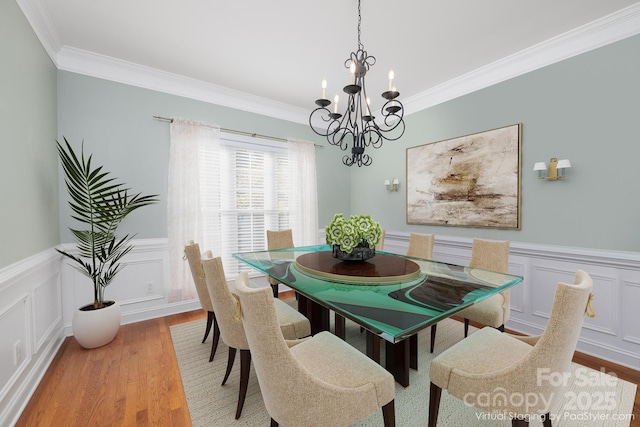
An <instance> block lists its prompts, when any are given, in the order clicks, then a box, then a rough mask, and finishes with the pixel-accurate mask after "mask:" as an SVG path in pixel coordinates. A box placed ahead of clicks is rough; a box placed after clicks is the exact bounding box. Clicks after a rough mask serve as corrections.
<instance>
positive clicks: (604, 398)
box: [171, 319, 636, 427]
mask: <svg viewBox="0 0 640 427" xmlns="http://www.w3.org/2000/svg"><path fill="white" fill-rule="evenodd" d="M205 322H206V320H205V319H201V320H195V321H192V322H188V323H183V324H179V325H175V326H172V327H171V336H172V339H173V346H174V348H175V352H176V356H177V359H178V365H179V367H180V374H181V376H182V383H183V386H184V392H185V395H186V398H187V403H188V405H189V412H190V414H191V420H192V423H193V426H194V427H205V426H216V427H226V426H267V425H269V420H270V417H269V414H268V413H267V411H266V409H265V407H264V403H263V400H262V395H261V393H260V386H259V384H258V380H257V377H256V375H255V370H254V369H253V367H252V369H251V377H250V379H249V388H248V392H247V398H246V401H245V404H244V409H243V411H242V416H241V417H240V419H239V420H235V419H234V416H235V410H236V404H237V399H238V386H239V381H240V359H239V356H237V355H236V363H235V365H234V367H233V371H232V372H231V375H230V377H229V379H228V380H227V383H226V384H225V385H224V386H221V385H220V384H221V383H222V378H223V376H224V372H225V367H226V363H227V355H228V349H227V346H226V345H225V344H224V343H223V342H222V341H220V345H219V346H218V351H217V353H216V355H215V358H214V360H213V361H212V362H211V363H209V362H208V360H209V352H210V350H211V337H209V338H208V339H207V341H206V342H205V343H204V344H201V341H202V335H203V333H204V328H205ZM473 331H475V330H474V329H473V328H470V333H472V332H473ZM462 338H463V326H462V324H461V323H460V322H457V321H455V320H451V319H447V320H445V321H443V322H440V323H439V324H438V333H437V339H436V345H435V351H434V353H433V354H431V353H429V328H427V329H426V330H424V331H422V332H421V333H420V337H419V359H418V360H419V362H418V367H419V369H418V370H417V371H414V370H411V373H410V382H411V384H410V385H409V387H406V388H404V387H402V386H401V385H399V384H396V401H395V412H396V425H397V426H399V427H414V426H415V427H419V426H420V427H422V426H425V425H427V420H428V409H429V365H430V361H431V360H432V358H433V357H434V356H436V355H438V354H440V353H441V352H442V351H444V350H445V349H446V348H448V347H450V346H452V345H453V344H455V343H456V342H457V341H459V340H460V339H462ZM346 339H347V342H349V343H350V344H352V345H353V346H354V347H356V348H358V349H359V350H361V351H364V346H365V339H364V334H361V333H360V330H359V327H358V325H356V324H355V323H353V322H350V321H349V320H347V338H346ZM567 377H568V384H567V386H566V388H565V389H564V392H563V398H562V399H558V402H557V403H556V404H555V406H554V408H553V409H552V411H551V416H552V421H553V425H554V426H555V427H562V426H567V427H574V426H575V427H580V426H585V425H589V426H607V427H610V426H616V427H618V426H620V427H621V426H629V423H630V419H631V413H632V410H633V402H634V399H635V394H636V385H635V384H632V383H629V382H627V381H623V380H620V379H618V378H615V377H614V376H611V375H608V374H605V373H602V372H599V371H595V370H592V369H589V368H585V367H583V366H580V365H577V364H573V366H572V372H571V373H570V375H568V376H567ZM355 425H356V426H361V427H364V426H367V427H368V426H381V425H383V423H382V411H378V412H376V413H374V414H372V415H371V416H369V417H368V418H366V419H364V420H362V421H361V422H359V423H357V424H355ZM510 425H511V421H510V420H509V419H505V418H503V417H499V416H496V415H494V414H489V413H486V412H483V411H480V410H478V409H476V408H473V407H469V406H467V405H465V403H464V402H463V401H462V400H459V399H456V398H454V397H452V396H449V395H448V394H447V392H446V391H443V393H442V398H441V402H440V412H439V416H438V426H443V427H444V426H450V427H459V426H505V427H507V426H510ZM530 425H531V426H540V425H542V422H540V421H539V420H532V421H531V423H530ZM287 427H288V426H287ZM292 427H296V426H292Z"/></svg>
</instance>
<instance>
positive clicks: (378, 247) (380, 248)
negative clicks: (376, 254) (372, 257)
mask: <svg viewBox="0 0 640 427" xmlns="http://www.w3.org/2000/svg"><path fill="white" fill-rule="evenodd" d="M384 235H385V233H384V230H382V232H381V233H380V240H378V243H376V251H384Z"/></svg>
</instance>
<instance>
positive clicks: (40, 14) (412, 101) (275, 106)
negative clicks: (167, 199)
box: [16, 0, 640, 124]
mask: <svg viewBox="0 0 640 427" xmlns="http://www.w3.org/2000/svg"><path fill="white" fill-rule="evenodd" d="M16 1H17V3H18V5H19V6H20V8H21V9H22V12H23V13H24V15H25V17H26V18H27V20H28V21H29V23H30V24H31V27H32V28H33V30H34V32H35V34H36V36H37V37H38V38H39V39H40V42H41V43H42V45H43V47H44V48H45V50H46V51H47V53H48V54H49V56H50V57H51V59H52V60H53V62H54V64H55V65H56V67H58V69H60V70H64V71H71V72H74V73H78V74H83V75H87V76H91V77H97V78H101V79H105V80H111V81H115V82H119V83H124V84H128V85H132V86H137V87H141V88H145V89H151V90H154V91H159V92H164V93H169V94H172V95H177V96H182V97H186V98H191V99H196V100H199V101H203V102H208V103H212V104H217V105H221V106H225V107H229V108H235V109H238V110H242V111H247V112H251V113H256V114H260V115H264V116H269V117H274V118H277V119H282V120H287V121H291V122H295V123H301V124H308V123H309V111H308V109H306V108H300V107H296V106H292V105H289V104H285V103H282V102H278V101H274V100H271V99H267V98H263V97H259V96H255V95H251V94H248V93H245V92H241V91H236V90H233V89H229V88H226V87H223V86H218V85H215V84H212V83H206V82H203V81H201V80H196V79H192V78H188V77H184V76H180V75H177V74H172V73H168V72H165V71H162V70H158V69H155V68H151V67H146V66H143V65H139V64H135V63H132V62H128V61H123V60H120V59H116V58H112V57H108V56H105V55H99V54H96V53H93V52H89V51H86V50H81V49H76V48H73V47H69V46H63V45H62V43H61V42H60V37H59V36H58V33H57V31H56V29H55V26H54V25H53V22H52V20H51V18H50V16H49V15H48V13H47V11H46V8H45V7H44V6H43V5H42V2H41V0H16ZM639 33H640V2H638V3H635V4H633V5H631V6H629V7H627V8H624V9H621V10H619V11H617V12H614V13H612V14H610V15H607V16H605V17H602V18H600V19H597V20H595V21H593V22H591V23H589V24H586V25H583V26H581V27H578V28H576V29H573V30H571V31H568V32H566V33H564V34H561V35H559V36H556V37H553V38H551V39H549V40H546V41H544V42H542V43H539V44H537V45H534V46H532V47H530V48H527V49H524V50H522V51H520V52H517V53H515V54H513V55H510V56H507V57H505V58H503V59H500V60H498V61H495V62H493V63H491V64H488V65H485V66H483V67H480V68H478V69H476V70H474V71H471V72H469V73H467V74H464V75H462V76H459V77H457V78H454V79H452V80H449V81H447V82H445V83H442V84H440V85H438V86H435V87H433V88H431V89H429V90H426V91H424V92H421V93H419V94H417V95H414V96H411V97H408V98H405V100H404V101H403V104H404V106H405V111H406V115H410V114H413V113H416V112H418V111H421V110H424V109H426V108H430V107H433V106H435V105H438V104H441V103H443V102H446V101H449V100H452V99H455V98H458V97H460V96H463V95H466V94H469V93H472V92H475V91H477V90H480V89H484V88H486V87H489V86H492V85H494V84H497V83H500V82H503V81H506V80H509V79H511V78H514V77H517V76H520V75H523V74H526V73H528V72H531V71H534V70H537V69H539V68H542V67H545V66H547V65H551V64H554V63H556V62H559V61H562V60H565V59H568V58H571V57H574V56H576V55H580V54H582V53H585V52H588V51H590V50H593V49H597V48H599V47H602V46H605V45H607V44H610V43H614V42H616V41H619V40H623V39H625V38H628V37H631V36H634V35H636V34H639Z"/></svg>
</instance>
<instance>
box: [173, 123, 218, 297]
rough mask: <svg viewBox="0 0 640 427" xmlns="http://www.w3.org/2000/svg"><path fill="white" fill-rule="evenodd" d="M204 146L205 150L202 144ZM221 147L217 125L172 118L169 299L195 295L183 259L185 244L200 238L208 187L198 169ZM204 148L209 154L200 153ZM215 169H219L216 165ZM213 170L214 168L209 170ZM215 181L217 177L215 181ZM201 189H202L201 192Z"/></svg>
mask: <svg viewBox="0 0 640 427" xmlns="http://www.w3.org/2000/svg"><path fill="white" fill-rule="evenodd" d="M204 146H206V150H203V147H204ZM219 150H220V128H219V127H218V126H215V125H207V124H204V123H199V122H194V121H189V120H184V119H174V120H173V122H172V123H171V147H170V150H169V188H168V193H167V227H168V240H169V269H170V274H171V275H170V277H171V283H170V291H169V302H175V301H183V300H189V299H193V298H196V295H197V294H196V290H195V287H194V284H193V279H192V278H191V272H190V270H189V266H188V263H187V262H186V261H184V260H183V253H184V245H185V243H187V242H188V241H189V240H194V241H195V242H197V243H200V248H201V249H202V250H205V248H206V246H203V244H204V243H205V242H204V241H203V237H204V236H203V227H204V220H205V218H204V215H203V211H202V208H201V203H200V200H201V198H203V197H206V193H207V192H208V191H207V189H203V188H201V182H200V176H201V169H203V168H209V167H210V164H211V162H215V159H212V158H211V157H212V156H213V157H215V156H216V153H219ZM204 151H206V152H207V153H209V155H208V156H203V155H202V153H203V152H204ZM215 170H218V168H215ZM210 172H215V171H210ZM214 182H216V183H218V182H220V180H219V179H218V180H215V181H214ZM203 190H204V191H203Z"/></svg>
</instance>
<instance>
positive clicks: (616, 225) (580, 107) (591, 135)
mask: <svg viewBox="0 0 640 427" xmlns="http://www.w3.org/2000/svg"><path fill="white" fill-rule="evenodd" d="M639 52H640V36H635V37H632V38H629V39H626V40H623V41H620V42H617V43H614V44H611V45H609V46H605V47H602V48H600V49H597V50H594V51H591V52H588V53H585V54H582V55H579V56H577V57H574V58H571V59H567V60H565V61H562V62H559V63H557V64H554V65H550V66H547V67H545V68H543V69H540V70H537V71H534V72H531V73H528V74H526V75H523V76H520V77H517V78H514V79H511V80H509V81H506V82H503V83H500V84H497V85H494V86H492V87H489V88H486V89H484V90H480V91H477V92H475V93H472V94H469V95H466V96H463V97H460V98H458V99H455V100H452V101H449V102H446V103H443V104H441V105H438V106H435V107H433V108H429V109H426V110H423V111H420V112H418V113H415V114H412V115H411V116H409V117H407V118H406V125H407V131H406V133H405V135H404V136H403V137H402V139H401V141H399V142H389V143H385V145H384V146H383V148H381V149H380V150H377V151H374V153H373V154H372V155H373V156H374V164H373V165H372V166H371V167H369V168H368V169H366V168H362V169H354V170H352V173H351V194H352V203H351V210H352V212H353V213H360V212H367V213H371V214H372V215H374V216H375V218H376V219H378V220H379V221H380V222H381V224H382V226H383V227H384V228H386V229H389V230H402V231H416V232H424V233H436V234H443V235H455V236H466V237H485V238H495V239H509V240H512V241H519V242H531V243H541V244H551V245H561V246H573V247H584V248H598V249H611V250H621V251H640V227H639V226H638V218H639V217H640V197H639V196H638V193H639V191H640V190H638V188H637V186H638V183H639V182H640V167H639V166H638V159H639V158H640V137H639V136H638V135H639V132H638V125H637V123H638V120H639V119H640V79H639V78H638V76H640V54H639ZM514 123H522V124H523V131H522V148H523V154H522V229H521V230H519V231H516V230H491V229H478V228H460V227H435V226H418V225H408V224H407V223H406V214H405V204H406V193H405V191H406V187H404V184H406V149H407V148H408V147H413V146H417V145H422V144H427V143H431V142H436V141H441V140H445V139H449V138H453V137H457V136H461V135H467V134H471V133H475V132H480V131H484V130H489V129H494V128H497V127H502V126H505V125H510V124H514ZM551 157H558V158H569V159H570V160H571V163H572V166H573V167H572V168H571V169H569V171H568V174H569V178H568V179H567V180H566V181H556V182H550V181H540V180H538V179H537V175H536V173H534V172H533V170H532V169H533V164H534V162H536V161H545V162H548V161H549V159H550V158H551ZM393 177H398V178H400V180H401V186H400V191H399V192H398V193H388V192H387V191H386V190H385V188H384V186H383V181H384V179H391V178H393ZM374 200H375V202H373V201H374Z"/></svg>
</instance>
